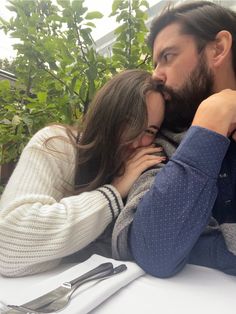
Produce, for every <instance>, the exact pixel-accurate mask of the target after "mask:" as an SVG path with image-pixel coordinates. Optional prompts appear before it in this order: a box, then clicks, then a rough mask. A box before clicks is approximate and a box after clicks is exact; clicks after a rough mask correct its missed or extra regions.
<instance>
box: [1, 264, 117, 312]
mask: <svg viewBox="0 0 236 314" xmlns="http://www.w3.org/2000/svg"><path fill="white" fill-rule="evenodd" d="M112 272H113V264H112V263H103V264H101V265H99V266H98V267H96V268H94V269H92V270H90V271H88V272H86V273H85V274H83V275H81V276H79V277H77V278H75V279H73V280H71V281H69V282H64V283H63V284H62V285H61V286H60V287H58V288H56V289H54V290H52V291H50V292H48V293H46V294H44V295H42V296H41V297H39V298H36V299H34V300H32V301H30V302H27V303H24V304H22V305H19V306H17V305H11V304H9V305H8V308H10V310H9V311H6V312H5V313H7V314H15V313H19V312H22V313H28V314H29V313H37V309H38V308H40V307H43V306H46V305H48V304H50V303H51V302H53V301H55V300H56V299H58V298H60V297H62V296H63V295H64V294H65V293H66V292H68V289H71V288H72V287H73V286H74V285H75V284H77V283H81V284H82V283H83V282H84V281H85V280H87V279H88V278H90V277H91V278H93V279H96V276H98V278H101V277H102V276H106V275H108V274H110V273H112ZM14 310H15V312H13V311H14ZM23 311H25V312H23Z"/></svg>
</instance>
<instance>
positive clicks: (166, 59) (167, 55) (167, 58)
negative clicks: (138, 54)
mask: <svg viewBox="0 0 236 314" xmlns="http://www.w3.org/2000/svg"><path fill="white" fill-rule="evenodd" d="M173 56H174V55H173V53H170V52H167V53H165V54H164V55H163V60H164V62H165V63H168V62H170V61H171V60H172V58H173Z"/></svg>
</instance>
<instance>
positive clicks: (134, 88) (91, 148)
mask: <svg viewBox="0 0 236 314" xmlns="http://www.w3.org/2000/svg"><path fill="white" fill-rule="evenodd" d="M150 90H155V86H154V82H153V81H152V80H151V75H150V74H149V73H148V72H146V71H143V70H137V69H136V70H126V71H124V72H121V73H119V74H117V75H116V76H114V77H113V78H112V79H111V80H110V81H108V82H107V83H106V84H105V85H104V86H103V87H102V88H101V89H100V90H99V91H98V92H97V94H96V95H95V97H94V99H93V101H92V102H91V104H90V106H89V110H88V112H87V114H86V116H85V119H84V122H83V126H82V131H81V133H80V134H79V135H78V138H77V141H76V144H75V145H76V146H77V148H78V156H77V169H76V176H75V193H80V192H83V191H91V190H93V189H96V188H97V187H99V186H102V185H104V184H109V183H111V181H112V179H113V178H114V177H115V176H118V175H122V173H123V172H124V170H125V161H126V156H127V154H125V152H126V150H127V145H128V144H129V143H131V142H132V141H133V140H134V139H135V138H137V136H138V135H140V134H141V132H142V131H143V130H144V129H145V128H146V124H147V107H146V100H145V96H146V93H147V92H148V91H150ZM67 130H68V131H69V130H70V129H67ZM69 133H70V134H72V133H71V132H70V131H69ZM71 139H72V137H71Z"/></svg>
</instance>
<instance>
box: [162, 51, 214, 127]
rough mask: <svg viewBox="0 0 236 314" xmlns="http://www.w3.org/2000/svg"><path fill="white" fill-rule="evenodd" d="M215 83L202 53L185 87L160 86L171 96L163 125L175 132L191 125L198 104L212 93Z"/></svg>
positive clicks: (167, 103)
mask: <svg viewBox="0 0 236 314" xmlns="http://www.w3.org/2000/svg"><path fill="white" fill-rule="evenodd" d="M213 84H214V77H213V73H212V71H211V70H210V69H209V68H208V66H207V62H206V60H205V56H204V55H200V57H199V62H198V64H197V65H196V67H195V68H194V69H193V70H192V71H191V73H190V74H189V77H188V78H187V79H186V82H185V83H184V85H183V87H181V88H180V89H178V90H174V89H172V88H171V87H168V86H164V85H163V86H160V89H161V91H162V92H164V93H165V94H167V95H168V96H169V97H170V100H167V101H166V106H165V108H166V111H165V119H164V122H163V127H165V128H167V129H169V130H172V131H175V132H176V131H177V132H180V131H183V130H185V129H187V128H188V127H190V125H191V123H192V120H193V118H194V115H195V113H196V111H197V108H198V106H199V105H200V103H201V102H202V101H203V100H204V99H206V98H207V97H209V96H210V95H211V94H212V92H213ZM169 97H168V98H169Z"/></svg>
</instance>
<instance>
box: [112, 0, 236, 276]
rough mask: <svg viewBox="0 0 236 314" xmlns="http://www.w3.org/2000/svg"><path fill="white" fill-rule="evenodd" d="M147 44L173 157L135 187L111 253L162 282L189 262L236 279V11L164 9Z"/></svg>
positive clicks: (199, 5)
mask: <svg viewBox="0 0 236 314" xmlns="http://www.w3.org/2000/svg"><path fill="white" fill-rule="evenodd" d="M149 44H150V45H151V48H152V51H153V63H154V71H153V79H155V80H156V82H157V85H158V89H159V90H161V91H162V93H163V95H164V97H165V99H166V116H165V122H164V127H165V129H163V130H162V138H160V139H159V140H158V143H159V144H160V145H162V146H163V148H164V149H165V151H166V153H167V155H168V157H169V161H168V162H167V164H166V165H164V166H162V167H160V168H159V169H151V170H149V171H147V172H145V173H144V174H143V175H142V176H141V177H140V178H139V179H138V181H137V182H136V183H135V184H134V186H133V189H132V191H131V192H130V195H129V196H128V199H127V204H126V207H125V209H124V210H123V211H122V213H121V215H120V216H119V217H118V219H117V222H116V224H115V227H114V231H113V239H112V246H113V257H115V258H118V259H134V260H135V261H136V262H137V263H138V264H139V265H140V266H141V267H142V268H143V269H144V270H145V271H146V272H148V273H150V274H152V275H154V276H157V277H162V278H164V277H170V276H173V275H174V274H176V273H177V272H179V271H180V270H181V269H182V268H183V267H184V266H185V265H186V263H192V264H195V265H201V266H206V267H211V268H215V269H218V270H221V271H223V272H225V273H228V274H231V275H236V143H235V141H234V140H235V138H236V136H235V130H236V13H235V12H233V11H231V10H229V9H227V8H224V7H222V6H220V5H217V4H214V3H212V2H208V1H192V2H191V3H187V4H183V5H180V6H177V7H169V8H167V9H166V10H165V11H164V12H163V13H162V14H161V15H160V16H159V17H157V18H156V19H154V21H153V23H152V26H151V30H150V35H149ZM186 130H187V131H186ZM180 142H181V143H180ZM179 143H180V144H179ZM176 148H177V149H176Z"/></svg>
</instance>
